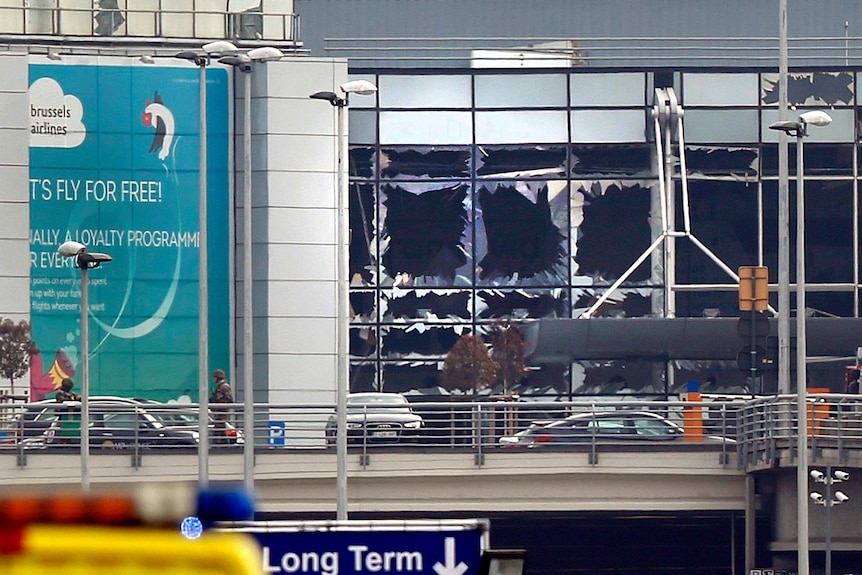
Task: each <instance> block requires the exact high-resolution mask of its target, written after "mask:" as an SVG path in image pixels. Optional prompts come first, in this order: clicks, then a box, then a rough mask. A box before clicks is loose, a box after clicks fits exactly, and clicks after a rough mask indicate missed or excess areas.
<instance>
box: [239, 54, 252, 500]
mask: <svg viewBox="0 0 862 575" xmlns="http://www.w3.org/2000/svg"><path fill="white" fill-rule="evenodd" d="M251 67H252V64H251V63H249V65H248V67H247V71H246V72H245V73H244V74H243V75H244V76H245V118H244V122H243V137H244V138H245V139H244V141H243V159H242V161H243V178H244V180H243V184H244V187H243V197H242V202H243V205H242V215H243V262H242V287H243V300H242V303H243V305H242V323H243V337H242V357H243V363H242V367H243V376H242V381H243V421H244V422H245V425H244V427H243V433H244V435H245V443H244V444H243V471H244V480H245V487H246V488H247V489H248V490H249V491H251V490H253V489H254V349H253V348H252V345H253V338H252V335H253V329H254V326H253V319H254V318H253V316H252V304H251V295H252V287H253V283H252V280H253V278H252V268H251V263H252V249H251V247H252V243H251V242H252V238H251V211H252V203H251V178H252V168H251Z"/></svg>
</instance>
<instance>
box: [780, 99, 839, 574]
mask: <svg viewBox="0 0 862 575" xmlns="http://www.w3.org/2000/svg"><path fill="white" fill-rule="evenodd" d="M831 122H832V118H831V117H830V116H829V114H827V113H826V112H822V111H820V110H812V111H810V112H804V113H802V114H800V115H799V118H797V119H796V120H795V121H793V120H782V121H779V122H775V123H773V124H770V125H769V129H770V130H778V131H781V132H784V133H786V134H787V135H788V136H795V137H796V413H797V420H798V422H799V423H798V429H797V437H796V451H797V467H796V519H797V525H798V535H797V539H798V545H799V558H800V560H799V563H800V565H799V570H800V575H807V572H808V506H807V505H806V500H807V495H806V491H807V489H806V486H807V482H808V479H807V475H808V409H807V399H806V394H805V392H806V389H805V386H806V381H807V378H808V369H807V368H808V366H807V361H808V359H807V357H806V356H807V350H806V339H805V337H806V336H805V152H804V145H803V140H804V138H805V136H806V135H807V134H808V125H809V124H811V125H813V126H827V125H829V124H830V123H831Z"/></svg>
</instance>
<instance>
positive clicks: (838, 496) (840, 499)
mask: <svg viewBox="0 0 862 575" xmlns="http://www.w3.org/2000/svg"><path fill="white" fill-rule="evenodd" d="M811 479H813V480H814V481H815V482H816V483H823V484H824V485H826V495H825V496H824V495H822V494H820V493H818V492H817V491H812V492H811V494H810V497H811V500H812V501H814V503H816V504H817V505H822V506H823V507H825V508H826V534H825V539H826V575H832V507H834V506H835V505H840V504H841V503H844V502H845V501H849V500H850V497H848V496H847V494H845V493H844V492H843V491H834V492H833V491H832V485H834V484H835V483H841V482H843V481H847V480H848V479H850V474H849V473H847V472H846V471H841V470H838V469H836V470H835V471H833V470H832V466H831V465H827V466H826V473H825V474H824V473H823V472H822V471H818V470H816V469H812V470H811Z"/></svg>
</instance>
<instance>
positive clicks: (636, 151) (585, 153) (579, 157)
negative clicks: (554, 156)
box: [571, 144, 653, 178]
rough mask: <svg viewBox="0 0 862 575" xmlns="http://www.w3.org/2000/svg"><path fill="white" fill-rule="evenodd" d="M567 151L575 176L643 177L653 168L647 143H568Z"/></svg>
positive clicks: (650, 150) (650, 148) (650, 149)
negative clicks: (569, 148)
mask: <svg viewBox="0 0 862 575" xmlns="http://www.w3.org/2000/svg"><path fill="white" fill-rule="evenodd" d="M571 155H572V159H571V161H572V175H574V176H578V177H605V178H607V177H612V178H614V177H623V176H629V177H644V176H648V175H650V174H652V172H653V160H652V157H653V151H652V146H649V145H641V144H621V145H616V146H614V145H611V146H572V148H571Z"/></svg>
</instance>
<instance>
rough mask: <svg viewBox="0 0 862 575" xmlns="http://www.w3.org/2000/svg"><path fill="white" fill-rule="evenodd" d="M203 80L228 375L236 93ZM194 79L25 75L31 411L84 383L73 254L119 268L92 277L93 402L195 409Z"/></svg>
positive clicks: (216, 302) (223, 78)
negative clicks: (101, 257)
mask: <svg viewBox="0 0 862 575" xmlns="http://www.w3.org/2000/svg"><path fill="white" fill-rule="evenodd" d="M106 61H109V60H106ZM119 64H122V62H120V63H119ZM136 64H139V63H138V62H137V61H136ZM206 74H207V90H206V92H207V108H206V112H207V131H206V134H207V138H206V150H207V166H208V169H207V220H208V226H207V254H208V278H209V281H208V294H209V297H208V310H209V323H208V331H209V342H208V344H209V347H208V352H209V358H210V365H211V367H210V369H213V368H222V369H225V370H228V368H229V367H230V364H229V360H230V337H229V332H230V314H231V310H230V296H229V285H230V284H229V282H230V263H231V258H230V257H229V253H230V249H231V242H230V237H229V233H230V232H229V230H230V219H229V218H230V201H229V193H230V161H229V151H230V146H229V128H230V126H229V121H228V118H229V99H230V91H229V83H228V74H227V71H226V70H225V69H223V68H219V67H210V68H207V71H206ZM199 78H200V71H199V69H198V68H196V67H181V66H179V65H177V66H159V65H110V64H107V65H106V64H103V63H102V61H100V62H99V64H98V65H94V64H81V63H78V64H76V63H69V64H66V63H62V64H31V65H30V80H29V86H30V87H29V92H30V110H29V112H30V181H29V187H30V190H29V192H30V268H31V308H32V309H31V317H32V337H33V341H34V343H35V346H36V349H34V354H33V355H32V365H31V378H30V380H31V384H30V392H31V398H32V399H34V400H36V399H41V398H45V397H53V393H52V392H53V391H55V390H56V388H57V387H59V384H60V381H61V380H62V379H63V378H64V377H67V376H68V377H72V378H73V379H76V375H79V373H78V372H79V370H80V364H81V358H80V353H79V351H80V349H81V341H80V336H81V310H80V296H81V283H80V282H81V270H79V269H77V268H76V267H75V261H74V259H75V258H67V257H63V256H61V255H60V254H58V253H57V248H58V247H59V245H60V244H62V243H63V242H65V241H68V240H74V241H77V242H80V243H82V244H84V245H86V246H87V247H88V249H89V250H90V251H91V252H102V253H106V254H108V255H110V256H111V258H112V261H110V262H106V263H104V264H103V265H101V266H100V267H99V268H97V269H93V270H91V271H90V272H89V273H88V275H89V280H90V281H89V282H88V285H89V293H88V300H89V316H88V325H89V330H90V338H89V350H90V353H89V355H90V357H89V370H90V373H89V381H90V393H91V394H92V395H122V396H128V397H143V398H148V399H156V400H162V401H168V400H171V399H178V398H183V397H184V396H186V397H189V396H190V397H191V398H196V397H197V393H196V390H197V387H198V383H197V381H198V342H199V337H198V331H199V330H198V309H199V305H198V303H199V298H198V290H199V283H198V276H199V261H200V260H199V255H200V249H201V246H200V234H199V232H200V229H199V227H200V226H199V211H198V210H199V196H200V192H199V172H200V169H199V167H200V158H199V153H200V146H201V138H200V135H201V130H200V116H201V114H200V105H199V103H200V99H199V98H200V91H199ZM76 381H77V380H76Z"/></svg>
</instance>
